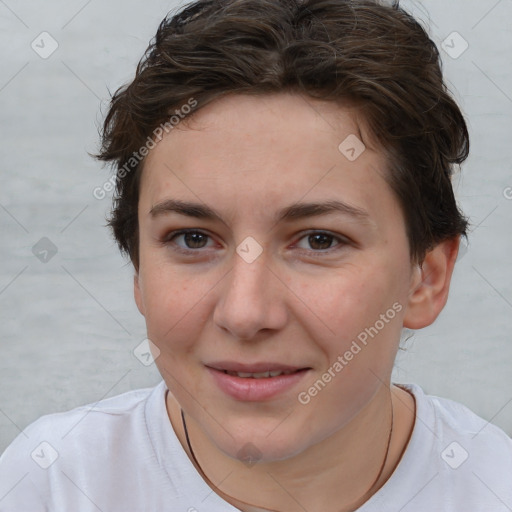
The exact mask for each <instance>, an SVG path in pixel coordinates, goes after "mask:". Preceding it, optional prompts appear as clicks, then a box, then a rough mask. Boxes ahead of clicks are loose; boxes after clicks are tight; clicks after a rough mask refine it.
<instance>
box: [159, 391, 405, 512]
mask: <svg viewBox="0 0 512 512" xmlns="http://www.w3.org/2000/svg"><path fill="white" fill-rule="evenodd" d="M167 403H168V412H169V417H170V419H171V422H172V423H173V427H174V430H175V431H176V433H177V435H178V438H179V439H180V442H181V444H182V446H183V447H184V449H185V451H186V452H187V454H188V455H189V457H190V458H191V460H192V461H193V463H194V465H195V466H196V469H197V470H198V471H199V472H200V473H201V474H202V476H203V478H204V479H205V480H206V482H207V483H208V484H209V485H210V486H211V487H212V489H213V490H214V491H215V492H217V493H218V494H219V495H220V496H221V497H222V498H224V499H225V500H226V501H228V502H229V503H231V504H232V505H234V506H236V507H238V508H239V509H240V510H242V511H244V512H256V511H260V510H272V511H284V510H286V511H294V512H295V511H297V512H298V511H303V510H304V509H306V510H308V511H310V512H315V511H327V512H328V511H331V510H332V511H333V512H334V511H335V512H348V511H351V510H355V509H357V508H358V507H359V506H361V505H362V504H363V503H364V502H365V501H367V500H368V499H369V498H370V497H371V495H373V494H374V493H375V492H376V491H377V490H378V489H379V488H380V487H381V486H382V485H383V484H384V483H385V481H386V480H387V479H388V478H389V476H390V475H391V473H392V471H393V469H394V468H395V467H396V465H397V463H398V461H399V459H400V457H401V455H402V453H403V451H404V449H405V446H406V444H407V441H408V439H409V436H410V433H411V431H412V426H413V423H414V399H413V398H412V396H411V395H409V394H408V393H407V392H405V391H403V390H401V389H399V388H396V387H393V388H391V390H390V389H389V388H388V387H387V386H382V388H381V389H380V390H379V392H378V393H377V394H376V395H375V397H374V398H373V399H372V401H371V402H370V403H369V404H368V405H367V406H366V407H365V408H364V409H363V410H362V411H361V412H360V413H359V414H358V415H357V416H356V417H355V418H354V419H353V420H351V422H350V423H349V424H347V425H345V426H344V427H343V428H342V429H340V430H338V431H336V432H334V433H333V434H332V435H331V436H329V437H328V438H326V439H324V440H323V441H321V442H320V443H317V444H315V445H313V446H311V447H309V448H308V449H307V450H305V451H304V452H302V453H300V454H298V455H296V456H294V457H293V458H290V459H286V460H280V461H272V462H258V463H257V464H255V465H253V466H246V465H244V464H242V463H241V462H240V461H238V460H235V459H233V458H231V457H229V456H227V455H226V454H224V453H223V452H222V451H220V450H219V449H218V448H217V447H216V446H215V445H214V444H213V443H212V442H211V440H210V439H209V438H208V437H206V436H205V435H204V433H203V432H202V430H201V428H200V426H199V425H198V424H197V423H196V422H195V421H194V420H193V418H191V417H190V416H187V415H185V418H186V423H184V424H183V423H182V421H181V409H180V407H179V405H178V404H177V402H176V400H175V399H174V398H173V397H172V395H170V394H169V395H168V400H167ZM184 425H185V428H184ZM187 431H188V436H189V442H187ZM191 449H192V451H191ZM227 475H229V476H228V477H227ZM213 482H215V483H216V484H214V483H213ZM219 482H220V483H219Z"/></svg>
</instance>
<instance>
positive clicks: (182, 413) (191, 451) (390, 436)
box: [181, 395, 394, 512]
mask: <svg viewBox="0 0 512 512" xmlns="http://www.w3.org/2000/svg"><path fill="white" fill-rule="evenodd" d="M390 396H391V395H390ZM181 421H182V423H183V430H184V431H185V439H186V441H187V446H188V449H189V450H190V454H191V455H192V459H193V460H194V462H195V463H196V464H197V467H198V468H199V469H200V471H201V473H202V474H203V476H204V477H205V478H206V480H208V482H209V484H210V485H211V486H212V487H214V488H217V486H216V485H215V484H214V483H213V482H212V481H211V480H210V479H209V478H208V477H207V476H206V473H205V472H204V471H203V468H202V467H201V465H200V464H199V462H198V460H197V458H196V455H195V453H194V450H193V449H192V445H191V444H190V437H189V435H188V429H187V423H186V421H185V414H184V412H183V409H181ZM393 423H394V413H393V401H392V399H391V427H390V429H389V436H388V441H387V446H386V454H385V456H384V460H383V462H382V464H381V466H380V469H379V472H378V474H377V478H375V480H374V481H373V483H372V485H371V486H370V487H369V488H368V490H367V491H366V492H365V493H364V494H363V495H362V496H361V497H360V498H358V499H357V500H356V501H354V503H352V504H351V506H354V504H355V503H357V502H359V501H360V500H361V499H362V498H364V497H365V496H366V495H368V494H369V493H371V492H372V490H373V488H374V487H375V485H376V484H377V482H378V481H379V480H380V477H381V476H382V473H383V472H384V468H385V467H386V462H387V461H388V455H389V449H390V447H391V438H392V437H393ZM226 496H229V495H226ZM229 497H230V498H232V499H233V500H235V498H233V497H232V496H229ZM235 501H239V502H240V503H243V504H244V505H248V506H250V507H254V506H255V505H251V504H250V503H246V502H244V501H242V500H239V499H236V500H235ZM365 501H366V500H365ZM363 503H364V502H363ZM360 506H361V505H357V508H359V507H360ZM357 508H355V509H353V511H357ZM273 512H278V511H273Z"/></svg>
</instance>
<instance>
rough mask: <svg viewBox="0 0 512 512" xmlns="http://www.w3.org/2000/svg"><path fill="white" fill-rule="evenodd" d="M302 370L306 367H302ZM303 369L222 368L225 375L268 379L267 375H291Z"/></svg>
mask: <svg viewBox="0 0 512 512" xmlns="http://www.w3.org/2000/svg"><path fill="white" fill-rule="evenodd" d="M303 369H304V370H305V369H306V368H303ZM303 369H301V368H299V369H298V370H272V371H270V370H269V371H266V372H254V373H252V372H234V371H230V370H222V371H223V372H224V373H225V374H226V375H231V376H233V377H240V378H242V379H268V378H269V377H279V376H281V375H291V374H292V373H297V372H300V371H302V370H303Z"/></svg>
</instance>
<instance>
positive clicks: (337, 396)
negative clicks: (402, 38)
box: [135, 94, 458, 512]
mask: <svg viewBox="0 0 512 512" xmlns="http://www.w3.org/2000/svg"><path fill="white" fill-rule="evenodd" d="M350 134H355V135H356V136H357V137H358V138H359V139H360V140H361V141H363V142H364V144H365V146H366V150H365V151H364V152H363V153H362V154H361V155H360V156H359V157H358V158H357V159H356V160H355V161H349V160H348V159H347V158H346V157H345V156H344V155H343V154H342V153H341V152H340V150H339V149H338V146H339V144H340V143H341V142H342V141H344V140H345V139H346V137H347V136H349V135H350ZM385 172H386V158H385V156H384V153H383V151H382V150H381V149H379V148H378V147H375V146H374V145H373V144H372V142H371V138H370V136H369V135H368V133H367V132H366V130H365V126H364V120H362V119H360V117H359V116H358V115H357V111H356V110H355V109H351V108H350V107H348V106H347V107H344V108H342V107H340V106H335V105H333V104H331V103H327V102H321V101H319V100H313V99H311V98H304V97H301V96H299V95H291V94H275V95H266V96H264V97H262V96H259V97H251V96H245V95H232V96H227V97H225V98H223V99H220V100H217V101H214V102H212V103H211V104H209V105H208V106H206V107H203V108H202V109H200V110H198V111H197V112H195V113H194V115H193V116H191V117H190V118H189V119H187V120H186V122H182V123H180V125H178V127H176V128H175V129H174V130H173V131H171V132H170V133H169V134H167V135H166V136H165V137H164V138H163V139H162V140H161V141H160V142H159V143H158V144H157V145H156V147H155V148H154V149H153V150H151V152H150V154H149V155H148V157H147V159H146V161H145V165H144V170H143V174H142V181H141V189H140V200H139V229H140V247H139V250H140V252H139V254H140V264H139V268H138V269H137V271H136V274H135V300H136V303H137V306H138V308H139V310H140V312H141V313H142V314H143V315H144V317H145V320H146V324H147V331H148V337H149V339H151V340H152V342H153V343H154V344H155V345H156V347H158V350H159V351H160V352H159V354H158V357H157V358H156V364H157V366H158V368H159V371H160V373H161V374H162V376H163V378H164V380H165V381H166V384H167V386H168V388H169V390H170V392H169V393H168V395H167V403H166V405H167V410H168V413H169V418H170V421H171V423H172V425H173V428H174V430H175V431H176V434H177V436H178V438H179V439H180V441H181V443H182V445H183V447H184V449H185V451H186V452H187V454H189V457H190V453H189V450H188V447H187V445H186V441H185V436H184V432H183V428H182V425H181V416H180V408H182V409H183V411H184V412H185V415H186V420H187V426H188V430H189V434H190V440H191V443H192V446H193V449H194V453H195V454H196V457H197V459H198V460H199V463H200V468H197V469H198V471H200V472H204V473H203V476H204V478H205V479H206V480H207V481H209V482H214V483H215V485H214V484H211V483H210V485H211V486H212V488H214V490H215V492H217V493H218V494H219V495H221V496H222V497H223V498H224V499H226V500H227V501H229V502H230V503H232V504H233V505H235V506H236V507H238V508H239V509H240V510H243V511H246V512H249V511H257V510H276V511H277V510H279V511H285V510H286V511H287V512H288V511H299V510H304V509H306V510H308V511H310V512H316V511H318V512H319V511H323V512H325V511H327V512H330V511H333V512H334V511H336V512H340V511H343V510H353V509H354V508H356V507H357V506H360V505H361V504H362V503H364V502H365V501H366V500H367V499H368V498H369V497H370V496H371V495H372V494H373V493H374V492H376V490H378V488H380V487H381V486H382V485H383V484H384V483H385V481H386V480H387V479H388V478H389V476H390V475H391V474H392V472H393V469H394V468H395V467H396V465H397V464H398V462H399V460H400V457H401V455H402V453H403V451H404V449H405V447H406V445H407V441H408V439H409V437H410V434H411V431H412V428H413V425H414V399H413V397H412V396H411V395H410V394H409V393H408V392H407V391H405V390H403V389H401V388H399V387H397V386H394V385H392V384H391V383H390V379H391V371H392V367H393V362H394V359H395V356H396V352H397V350H398V346H399V342H400V333H401V329H402V327H403V326H405V327H409V328H412V329H419V328H422V327H425V326H427V325H429V324H431V323H432V322H433V321H434V320H435V318H436V317H437V316H438V315H439V313H440V312H441V310H442V308H443V307H444V305H445V303H446V300H447V296H448V291H449V284H450V278H451V274H452V270H453V266H454V263H455V258H456V256H457V250H458V239H455V240H448V241H446V242H443V243H441V244H439V245H438V246H437V247H435V248H434V249H433V250H432V251H430V252H429V253H427V255H426V257H425V260H424V261H423V262H422V265H421V266H420V265H418V264H414V263H413V262H411V259H410V253H409V244H408V239H407V235H406V230H405V220H404V216H403V213H402V211H401V208H400V206H399V203H398V201H397V198H396V197H395V195H394V194H393V192H392V190H391V189H390V187H389V186H388V184H387V183H386V181H385V179H384V175H385ZM169 199H177V200H181V201H191V202H195V203H199V204H201V205H207V206H208V207H210V208H211V209H213V210H215V211H216V212H218V214H219V216H220V217H221V219H222V220H209V219H201V218H193V217H190V216H186V215H182V214H179V213H176V212H173V211H167V212H166V211H161V210H165V209H163V208H161V207H160V208H159V207H157V208H155V207H156V206H157V205H159V204H160V205H161V204H162V203H163V202H165V201H167V200H169ZM329 200H339V201H343V202H345V203H347V204H349V205H350V206H352V207H356V208H358V209H360V210H363V211H364V212H366V217H364V218H363V219H360V218H356V217H353V216H351V215H348V214H346V213H339V212H336V213H331V214H328V215H322V216H309V217H306V218H301V219H293V220H288V221H281V222H276V221H275V216H276V213H277V212H278V211H279V210H281V209H282V208H285V207H287V206H290V205H292V204H295V203H304V202H318V203H324V202H326V201H329ZM152 210H153V212H155V211H159V212H160V213H158V214H156V215H155V214H152V213H151V211H152ZM184 228H187V229H197V230H200V231H201V232H202V233H204V234H205V235H206V236H203V237H201V235H199V236H198V235H196V237H195V240H194V238H192V239H186V238H185V237H184V236H183V235H182V236H177V237H174V238H173V232H175V231H176V230H179V229H184ZM311 231H315V232H316V231H321V232H325V233H326V235H327V238H323V239H322V238H321V237H320V241H318V238H315V237H313V238H311V237H310V236H309V235H311V234H312V233H311ZM313 234H315V233H313ZM316 234H318V233H316ZM328 235H331V237H329V236H328ZM248 236H251V237H253V238H254V239H255V240H256V241H257V242H258V244H259V245H260V246H261V248H262V249H263V252H262V253H261V255H259V257H257V258H256V259H255V260H254V261H253V262H251V263H248V262H247V261H245V260H244V259H243V258H242V257H240V256H239V254H237V252H236V248H237V246H238V245H239V244H241V242H242V241H243V240H244V239H245V238H246V237H248ZM197 240H199V241H197ZM194 242H195V243H196V245H194ZM187 243H188V246H187ZM180 249H184V250H186V249H188V250H189V252H188V253H183V252H180ZM396 303H398V304H399V305H400V306H401V310H400V311H399V312H397V313H396V316H394V318H393V319H392V320H390V321H389V322H387V323H386V324H385V326H384V328H382V329H381V330H380V331H379V332H378V334H377V335H376V336H375V337H374V338H373V339H370V341H369V342H368V344H367V345H366V346H365V347H364V348H363V349H362V350H361V351H360V352H359V353H357V355H355V356H354V357H353V359H352V360H350V361H349V362H348V364H347V365H346V366H345V367H344V368H343V370H342V371H341V372H339V373H337V374H336V377H334V378H333V379H332V380H331V382H329V383H328V385H326V386H325V388H324V389H322V390H321V391H320V392H319V393H318V394H317V395H316V396H314V397H313V398H312V399H311V401H310V402H309V403H308V404H306V405H303V404H301V403H300V402H299V401H298V399H297V395H298V393H299V392H301V391H305V390H306V391H307V390H308V388H310V387H311V386H312V384H313V383H314V382H315V381H317V380H318V379H319V378H321V376H322V374H323V373H325V372H326V371H327V370H328V369H329V368H330V367H332V365H333V363H334V362H335V361H336V360H337V358H338V356H340V355H343V354H344V353H345V352H346V351H347V350H348V349H349V348H350V346H351V343H352V341H353V340H355V339H357V336H358V334H360V333H361V332H363V331H364V330H365V328H368V327H370V326H374V325H375V323H376V321H377V320H379V318H381V317H380V315H382V314H385V313H386V311H387V310H389V309H390V308H391V307H392V305H393V304H396ZM219 360H234V361H240V362H249V363H253V362H260V361H273V362H278V363H284V364H289V365H294V366H297V367H308V368H310V370H309V371H308V372H307V373H306V374H305V376H304V377H303V378H302V380H301V381H300V383H299V384H298V385H297V386H295V387H293V389H292V390H291V391H287V392H285V393H282V394H280V395H278V396H276V397H274V398H272V399H269V400H265V401H259V402H258V401H256V402H254V401H251V402H248V401H245V402H244V401H240V400H235V399H233V398H232V397H230V396H228V395H226V394H224V393H223V391H221V390H220V389H219V388H218V387H217V385H216V384H215V383H214V382H213V379H212V377H211V375H210V373H209V372H208V371H207V369H206V368H205V364H207V363H211V362H212V361H219ZM391 410H393V431H392V437H391V442H390V445H389V453H388V456H387V459H386V464H385V465H384V468H383V472H382V475H381V477H380V478H379V480H378V481H377V482H375V485H373V486H372V484H373V483H374V481H375V479H376V478H377V476H378V474H379V470H380V469H381V466H382V464H383V461H384V458H385V454H386V451H387V447H388V439H389V434H390V427H391V420H392V418H391ZM247 443H252V445H253V446H255V447H256V448H257V450H258V457H259V460H258V462H257V463H256V464H254V465H252V466H250V467H249V466H247V465H246V464H244V463H242V462H241V461H240V460H238V457H239V455H238V454H239V452H240V450H242V451H243V449H244V447H247Z"/></svg>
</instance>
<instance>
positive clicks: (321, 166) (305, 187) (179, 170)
mask: <svg viewBox="0 0 512 512" xmlns="http://www.w3.org/2000/svg"><path fill="white" fill-rule="evenodd" d="M347 151H348V152H347ZM354 156H355V157H357V158H355V159H354V158H353V157H354ZM386 165H387V160H386V158H385V155H384V154H383V152H382V151H380V150H378V149H377V148H376V147H375V146H374V145H373V144H372V143H371V141H370V137H369V135H368V132H367V130H366V128H365V123H364V120H363V119H362V118H361V116H360V114H359V112H358V110H357V109H356V108H355V107H351V106H347V107H340V106H338V105H336V104H334V103H332V102H325V101H319V100H314V99H312V98H306V97H303V96H300V95H292V94H275V95H265V96H249V95H231V96H227V97H224V98H222V99H220V100H216V101H214V102H212V103H210V104H209V105H207V106H205V107H202V108H201V109H199V110H198V111H196V112H195V113H194V114H193V115H192V116H190V117H189V118H188V119H185V121H182V122H181V123H180V124H179V125H178V126H176V127H175V128H174V129H173V130H172V131H171V132H170V133H169V134H167V135H166V136H164V138H163V139H162V140H161V141H159V142H158V143H157V145H156V147H155V148H154V149H152V150H151V151H150V154H149V155H148V156H147V157H146V161H145V164H144V170H143V174H142V182H141V202H142V203H143V204H144V209H145V210H146V211H148V210H149V209H151V207H152V206H154V205H155V204H156V203H158V202H160V201H163V200H165V199H167V198H168V196H169V195H172V196H173V197H177V198H181V199H185V198H186V199H192V198H194V199H195V200H196V201H197V200H200V201H204V202H207V203H210V202H211V201H215V202H216V204H220V205H221V207H225V208H226V209H231V210H232V213H234V212H233V209H235V210H236V211H237V212H239V213H241V212H243V211H244V209H246V210H247V209H250V208H253V209H258V208H259V210H260V211H261V212H263V211H268V209H272V208H278V207H279V206H282V205H283V203H287V204H288V203H290V202H295V201H299V200H300V199H301V198H303V197H305V196H307V199H308V200H311V201H317V200H321V199H326V198H327V196H329V199H331V200H332V199H336V198H338V199H341V200H345V202H347V203H349V204H350V203H351V204H353V205H354V206H358V204H359V205H365V204H366V205H367V206H368V207H370V209H371V208H372V207H375V209H378V206H379V204H378V203H380V202H382V201H381V199H382V197H381V198H380V199H379V198H377V201H376V200H375V197H374V196H375V195H379V189H380V195H381V196H382V193H383V192H384V194H385V193H388V194H389V193H390V190H389V187H388V185H387V183H386V182H385V180H384V173H385V168H386ZM382 189H385V190H382ZM388 199H389V198H388ZM254 211H256V210H254Z"/></svg>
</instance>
